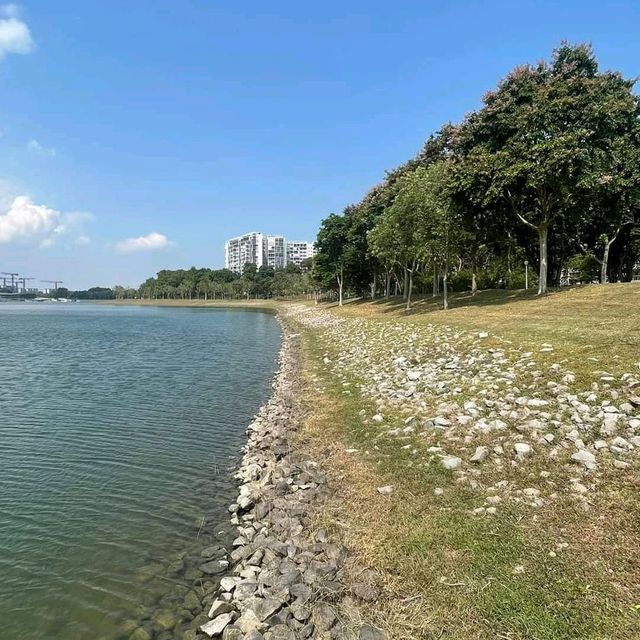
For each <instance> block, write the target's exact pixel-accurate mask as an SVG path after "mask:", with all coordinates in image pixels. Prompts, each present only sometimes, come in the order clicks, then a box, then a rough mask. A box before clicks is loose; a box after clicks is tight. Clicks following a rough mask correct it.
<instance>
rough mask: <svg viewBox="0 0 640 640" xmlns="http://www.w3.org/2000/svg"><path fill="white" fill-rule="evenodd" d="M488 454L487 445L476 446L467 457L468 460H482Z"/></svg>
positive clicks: (478, 461)
mask: <svg viewBox="0 0 640 640" xmlns="http://www.w3.org/2000/svg"><path fill="white" fill-rule="evenodd" d="M488 455H489V449H488V448H487V447H476V450H475V452H474V454H473V455H472V456H471V458H470V459H469V461H470V462H476V463H480V462H484V460H485V459H486V457H487V456H488Z"/></svg>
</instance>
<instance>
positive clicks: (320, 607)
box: [312, 603, 337, 633]
mask: <svg viewBox="0 0 640 640" xmlns="http://www.w3.org/2000/svg"><path fill="white" fill-rule="evenodd" d="M312 615H313V624H314V625H315V628H316V631H318V632H320V633H322V632H324V631H329V629H331V627H332V626H333V625H334V624H335V622H336V620H337V618H336V614H335V613H334V611H333V609H332V608H331V607H330V606H329V605H328V604H324V603H321V604H317V605H315V607H313V614H312Z"/></svg>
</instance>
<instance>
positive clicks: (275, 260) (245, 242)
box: [224, 231, 316, 273]
mask: <svg viewBox="0 0 640 640" xmlns="http://www.w3.org/2000/svg"><path fill="white" fill-rule="evenodd" d="M315 254H316V248H315V245H314V243H313V242H289V241H287V239H286V238H285V237H284V236H267V235H265V234H263V233H257V232H255V231H254V232H252V233H246V234H245V235H243V236H238V237H237V238H231V239H230V240H227V241H226V242H225V243H224V266H225V269H229V270H230V271H234V272H235V273H242V270H243V269H244V265H245V264H247V263H250V264H255V265H256V267H258V269H259V268H260V267H262V266H264V265H267V266H269V267H273V268H274V269H283V268H284V267H286V266H287V265H288V264H291V263H293V264H296V265H298V266H301V265H302V263H303V262H304V261H305V260H306V259H307V258H312V257H313V256H315Z"/></svg>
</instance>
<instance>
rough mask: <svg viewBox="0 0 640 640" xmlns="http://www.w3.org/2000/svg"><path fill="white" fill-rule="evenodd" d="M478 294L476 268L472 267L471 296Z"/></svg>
mask: <svg viewBox="0 0 640 640" xmlns="http://www.w3.org/2000/svg"><path fill="white" fill-rule="evenodd" d="M476 293H478V279H477V276H476V268H475V266H474V267H473V271H472V272H471V295H472V296H475V295H476Z"/></svg>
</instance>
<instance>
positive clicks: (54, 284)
mask: <svg viewBox="0 0 640 640" xmlns="http://www.w3.org/2000/svg"><path fill="white" fill-rule="evenodd" d="M40 282H44V283H45V284H52V285H53V288H54V289H57V288H58V287H59V286H60V285H61V284H62V280H40Z"/></svg>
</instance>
